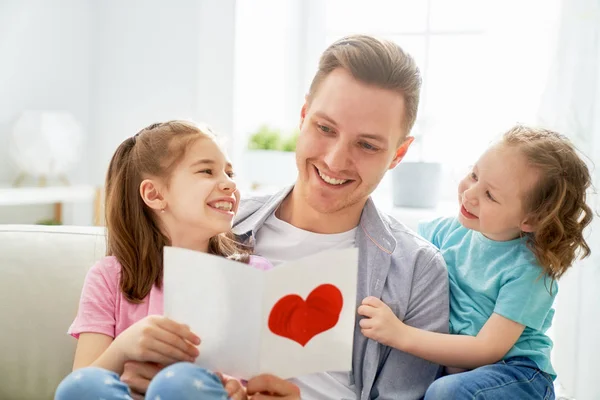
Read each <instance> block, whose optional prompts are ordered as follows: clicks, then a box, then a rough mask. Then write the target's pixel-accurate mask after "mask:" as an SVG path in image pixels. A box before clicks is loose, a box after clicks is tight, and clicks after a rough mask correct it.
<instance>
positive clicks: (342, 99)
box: [234, 36, 448, 400]
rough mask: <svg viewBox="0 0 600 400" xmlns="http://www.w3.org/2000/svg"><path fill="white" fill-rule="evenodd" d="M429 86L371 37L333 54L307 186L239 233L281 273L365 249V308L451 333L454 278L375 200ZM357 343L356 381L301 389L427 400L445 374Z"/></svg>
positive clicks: (261, 210)
mask: <svg viewBox="0 0 600 400" xmlns="http://www.w3.org/2000/svg"><path fill="white" fill-rule="evenodd" d="M420 87H421V76H420V72H419V69H418V68H417V66H416V64H415V62H414V60H413V58H412V57H410V56H409V55H408V54H406V53H405V52H404V51H403V50H402V49H401V48H400V47H399V46H398V45H396V44H394V43H392V42H388V41H382V40H378V39H375V38H373V37H369V36H351V37H346V38H343V39H341V40H339V41H337V42H336V43H334V44H332V45H331V46H330V47H329V48H328V49H327V50H325V52H324V53H323V55H322V56H321V59H320V63H319V69H318V72H317V74H316V75H315V77H314V79H313V81H312V84H311V86H310V90H309V93H308V94H307V96H306V102H305V104H304V106H303V107H302V110H301V114H300V117H301V118H300V129H301V133H300V136H299V139H298V144H297V150H296V163H297V167H298V179H297V181H296V183H295V184H294V186H293V187H291V188H287V189H285V190H283V191H281V192H280V193H278V194H275V195H274V196H269V197H262V198H253V199H248V200H245V201H243V202H242V204H241V208H240V210H239V212H238V219H237V221H236V222H235V228H234V232H235V233H237V234H239V235H242V236H243V237H246V238H248V240H249V241H250V242H251V243H253V244H254V245H255V250H256V253H257V254H259V255H261V256H264V257H266V258H268V259H270V260H271V261H272V262H273V263H274V264H278V263H280V262H283V261H288V260H293V259H297V258H300V257H303V256H307V255H309V254H314V253H317V252H320V251H324V250H329V249H333V248H348V247H358V249H359V253H360V255H359V272H358V292H357V293H358V295H357V299H356V300H357V306H358V304H360V302H361V301H362V299H363V298H365V297H367V296H375V297H378V298H380V299H382V300H383V301H384V302H385V303H387V304H388V305H390V307H391V308H392V310H393V311H394V312H395V314H396V315H397V316H398V318H400V319H401V320H403V321H404V322H405V323H407V324H408V325H412V326H415V327H419V328H422V329H427V330H431V331H436V332H447V331H448V278H447V272H446V268H445V264H444V260H443V259H442V257H441V256H440V254H439V253H438V252H437V250H435V249H434V248H433V247H432V246H431V245H430V244H429V243H427V242H426V241H425V240H423V239H421V238H420V237H418V236H417V235H416V234H415V233H413V232H412V231H410V230H409V229H407V228H406V227H405V226H404V225H402V224H401V223H399V222H397V221H395V220H394V219H392V218H390V217H389V216H387V215H384V214H383V213H382V212H381V211H379V210H378V209H377V207H376V206H375V205H374V204H373V201H372V200H371V199H370V197H369V196H370V195H371V193H372V192H373V190H375V188H376V187H377V185H378V184H379V182H381V179H382V178H383V176H384V175H385V173H386V171H388V170H390V169H392V168H394V167H395V166H396V165H397V164H398V163H399V162H400V161H401V160H402V158H403V157H404V155H405V154H406V151H407V150H408V147H409V146H410V144H411V142H412V137H410V136H409V132H410V130H411V128H412V126H413V125H414V122H415V119H416V115H417V107H418V103H419V91H420ZM358 321H359V318H357V321H356V326H355V331H354V346H353V362H352V371H350V372H347V371H346V372H339V371H338V372H334V371H332V372H327V373H321V374H314V375H309V376H303V377H299V378H297V379H294V380H293V382H294V383H296V384H297V385H298V387H299V388H300V390H301V393H302V398H303V399H308V400H311V399H318V400H323V399H335V400H339V399H361V400H366V399H418V398H421V397H422V396H423V395H424V393H425V390H426V389H427V387H428V386H429V384H431V383H432V382H433V380H434V379H435V377H436V374H437V372H438V370H439V367H438V366H437V365H435V364H432V363H429V362H427V361H424V360H422V359H419V358H416V357H414V356H411V355H409V354H407V353H403V352H400V351H397V350H391V349H390V348H389V347H386V346H383V345H381V344H378V343H377V342H375V341H372V340H368V339H367V338H365V337H364V336H363V335H362V333H361V331H360V327H359V325H358Z"/></svg>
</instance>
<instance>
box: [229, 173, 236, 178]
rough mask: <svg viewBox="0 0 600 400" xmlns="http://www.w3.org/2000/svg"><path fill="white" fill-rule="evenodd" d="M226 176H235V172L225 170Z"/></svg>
mask: <svg viewBox="0 0 600 400" xmlns="http://www.w3.org/2000/svg"><path fill="white" fill-rule="evenodd" d="M227 176H228V177H230V178H233V177H235V173H234V172H227Z"/></svg>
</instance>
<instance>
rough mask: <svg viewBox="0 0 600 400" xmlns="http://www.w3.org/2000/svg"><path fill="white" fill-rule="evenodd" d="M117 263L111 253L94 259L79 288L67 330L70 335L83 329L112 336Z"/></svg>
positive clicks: (113, 331)
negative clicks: (79, 291) (72, 318)
mask: <svg viewBox="0 0 600 400" xmlns="http://www.w3.org/2000/svg"><path fill="white" fill-rule="evenodd" d="M119 271H120V267H119V265H118V262H117V261H116V260H115V259H114V257H105V258H103V259H102V260H100V261H98V262H97V263H96V264H95V265H94V266H93V267H92V268H91V269H90V270H89V271H88V273H87V275H86V277H85V281H84V283H83V289H82V290H81V299H80V300H79V309H78V310H77V316H76V317H75V320H74V321H73V323H72V324H71V326H70V328H69V330H68V333H69V334H70V335H71V336H73V337H74V338H76V339H77V338H79V335H80V334H81V333H84V332H91V333H102V334H105V335H108V336H110V337H115V324H116V319H115V301H116V294H117V292H118V288H117V285H118V280H119V279H118V275H119Z"/></svg>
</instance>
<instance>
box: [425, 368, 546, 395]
mask: <svg viewBox="0 0 600 400" xmlns="http://www.w3.org/2000/svg"><path fill="white" fill-rule="evenodd" d="M440 399H444V400H446V399H455V400H466V399H469V400H475V399H476V400H505V399H528V400H529V399H532V400H533V399H540V400H554V383H553V382H552V377H550V375H548V374H547V373H545V372H543V371H540V370H539V369H538V367H537V365H536V364H535V363H534V362H533V361H531V360H530V359H528V358H526V357H512V358H509V359H507V360H503V361H500V362H497V363H495V364H492V365H486V366H483V367H479V368H476V369H474V370H472V371H467V372H463V373H460V374H453V375H446V376H444V377H442V378H440V379H438V380H436V381H435V382H433V383H432V384H431V386H429V388H428V389H427V392H426V393H425V399H424V400H440Z"/></svg>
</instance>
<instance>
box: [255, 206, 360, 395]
mask: <svg viewBox="0 0 600 400" xmlns="http://www.w3.org/2000/svg"><path fill="white" fill-rule="evenodd" d="M356 229H357V228H354V229H352V230H349V231H347V232H342V233H335V234H321V233H314V232H308V231H305V230H302V229H299V228H296V227H295V226H293V225H290V224H288V223H287V222H285V221H282V220H280V219H279V218H277V217H276V216H275V213H273V214H271V215H270V216H269V217H268V218H267V219H266V221H265V223H264V224H263V226H262V227H261V228H260V229H259V230H258V232H256V246H255V252H256V254H258V255H260V256H262V257H265V258H266V259H268V260H269V261H271V263H272V264H273V265H275V266H276V265H277V264H280V263H282V262H285V261H291V260H296V259H298V258H302V257H305V256H308V255H311V254H315V253H319V252H322V251H325V250H330V249H346V248H349V247H355V236H356ZM290 381H291V382H293V383H295V384H296V385H298V387H299V388H300V392H301V396H302V399H303V400H342V399H344V400H346V399H348V400H351V399H356V393H355V392H354V385H351V384H350V372H349V371H344V372H338V371H335V372H334V371H332V372H323V373H318V374H310V375H305V376H302V377H298V378H294V379H290Z"/></svg>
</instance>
